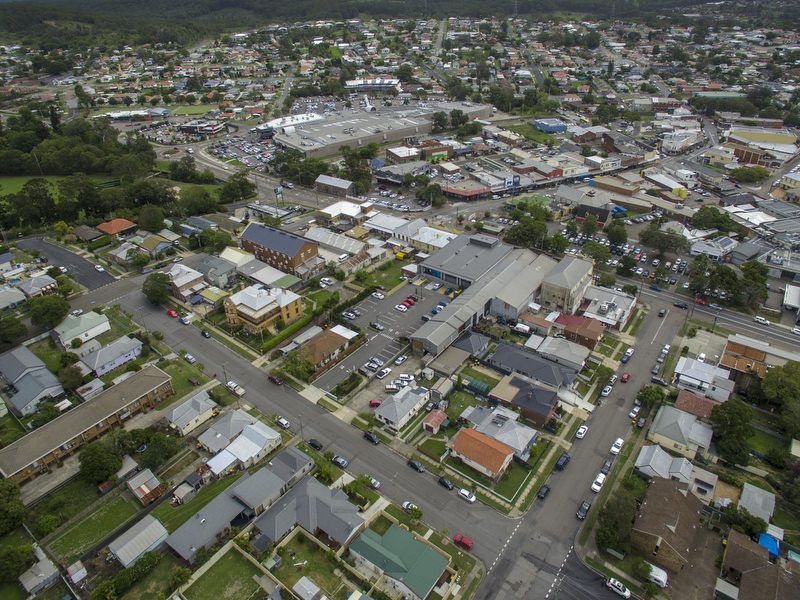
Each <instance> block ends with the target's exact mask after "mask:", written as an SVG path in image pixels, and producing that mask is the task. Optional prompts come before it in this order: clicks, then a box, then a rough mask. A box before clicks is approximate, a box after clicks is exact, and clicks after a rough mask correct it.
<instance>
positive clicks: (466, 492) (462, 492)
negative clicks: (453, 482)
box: [458, 488, 477, 504]
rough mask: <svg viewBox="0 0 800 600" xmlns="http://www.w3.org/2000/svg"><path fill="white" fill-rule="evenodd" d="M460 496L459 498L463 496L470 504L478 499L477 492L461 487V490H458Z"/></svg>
mask: <svg viewBox="0 0 800 600" xmlns="http://www.w3.org/2000/svg"><path fill="white" fill-rule="evenodd" d="M458 497H459V498H463V499H464V500H466V501H467V502H469V503H470V504H474V503H475V501H476V500H477V498H476V497H475V494H473V493H472V492H471V491H469V490H468V489H466V488H461V489H460V490H458Z"/></svg>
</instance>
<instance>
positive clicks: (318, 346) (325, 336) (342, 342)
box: [300, 329, 350, 369]
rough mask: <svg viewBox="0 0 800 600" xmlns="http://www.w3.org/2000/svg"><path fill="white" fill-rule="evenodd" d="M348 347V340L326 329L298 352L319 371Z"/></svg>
mask: <svg viewBox="0 0 800 600" xmlns="http://www.w3.org/2000/svg"><path fill="white" fill-rule="evenodd" d="M349 345H350V340H349V339H347V338H346V337H342V336H341V335H339V334H338V333H336V332H334V331H332V330H331V329H326V330H325V331H323V332H322V333H320V334H319V335H317V336H315V337H314V338H313V339H311V340H310V341H309V342H308V343H307V344H306V345H305V346H304V347H303V349H302V350H300V352H302V354H303V356H305V357H306V358H307V359H308V360H309V361H311V364H312V365H314V368H316V369H320V368H322V367H324V366H325V365H326V364H328V363H329V362H331V361H332V360H336V358H337V357H338V356H339V355H340V354H341V353H342V352H344V351H345V350H347V348H348V346H349Z"/></svg>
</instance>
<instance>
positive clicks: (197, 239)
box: [189, 229, 234, 254]
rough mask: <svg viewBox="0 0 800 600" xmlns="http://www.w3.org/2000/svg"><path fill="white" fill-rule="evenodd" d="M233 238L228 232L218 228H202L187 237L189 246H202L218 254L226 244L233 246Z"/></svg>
mask: <svg viewBox="0 0 800 600" xmlns="http://www.w3.org/2000/svg"><path fill="white" fill-rule="evenodd" d="M233 245H234V244H233V239H232V238H231V236H230V234H229V233H227V232H225V231H220V230H218V229H204V230H203V231H201V232H200V233H199V234H195V235H192V236H191V237H190V238H189V247H191V248H198V247H200V248H203V249H204V250H209V251H213V252H214V253H217V254H219V253H220V252H222V251H223V250H224V249H225V248H227V247H228V246H233Z"/></svg>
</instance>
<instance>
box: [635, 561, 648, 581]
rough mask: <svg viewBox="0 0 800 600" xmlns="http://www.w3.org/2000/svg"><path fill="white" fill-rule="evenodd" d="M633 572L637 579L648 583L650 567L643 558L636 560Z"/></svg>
mask: <svg viewBox="0 0 800 600" xmlns="http://www.w3.org/2000/svg"><path fill="white" fill-rule="evenodd" d="M631 572H632V573H633V576H634V577H636V579H639V580H641V581H647V580H648V579H649V578H650V565H649V564H648V563H647V561H646V560H644V559H643V558H637V559H634V561H633V565H631Z"/></svg>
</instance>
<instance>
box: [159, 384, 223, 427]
mask: <svg viewBox="0 0 800 600" xmlns="http://www.w3.org/2000/svg"><path fill="white" fill-rule="evenodd" d="M216 409H217V403H216V402H214V401H213V400H212V399H211V398H210V397H209V395H208V392H207V391H205V390H204V391H202V392H200V393H198V394H195V395H194V396H192V397H191V398H188V399H187V400H184V401H183V402H181V403H180V404H178V405H177V406H175V407H174V408H172V410H170V411H169V414H168V415H167V422H168V423H169V426H170V427H171V428H172V429H174V430H176V431H177V432H178V433H179V434H180V435H186V434H187V433H190V432H191V431H193V430H194V429H196V428H197V427H199V426H200V425H202V424H203V423H205V422H206V421H208V420H209V419H210V418H212V417H213V416H214V411H215V410H216Z"/></svg>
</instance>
